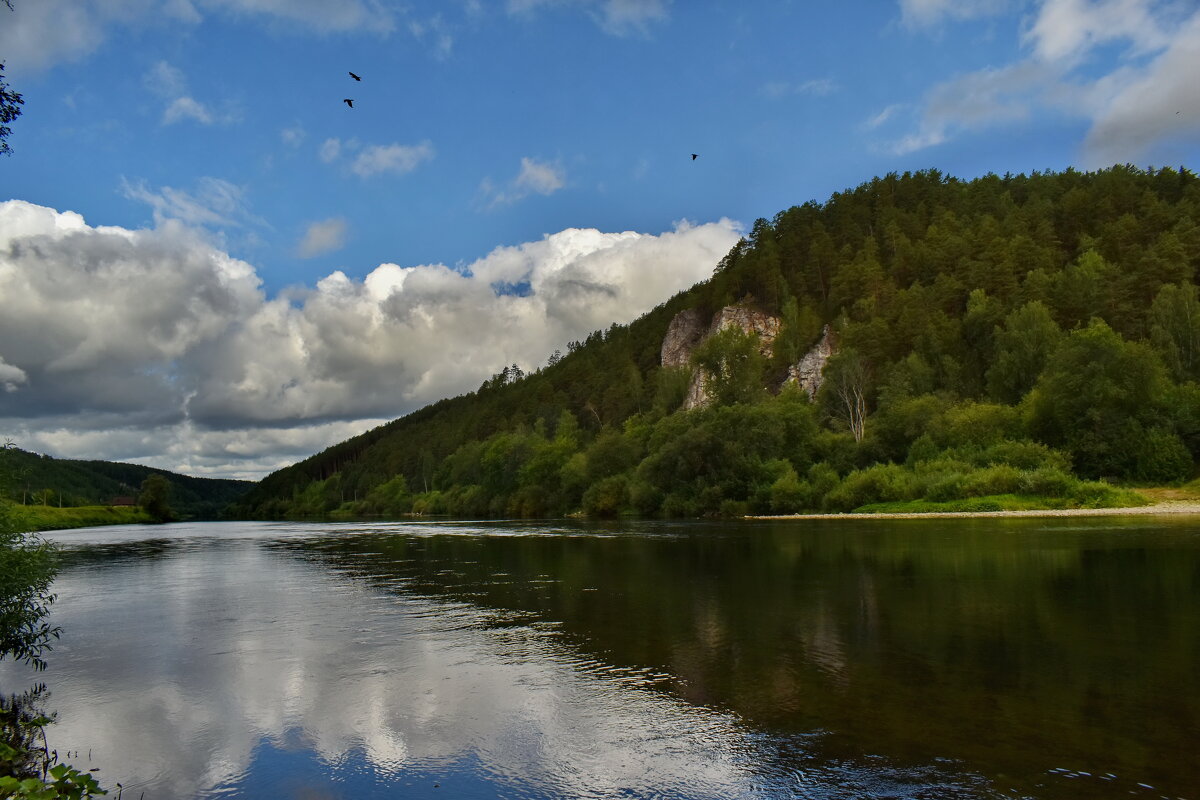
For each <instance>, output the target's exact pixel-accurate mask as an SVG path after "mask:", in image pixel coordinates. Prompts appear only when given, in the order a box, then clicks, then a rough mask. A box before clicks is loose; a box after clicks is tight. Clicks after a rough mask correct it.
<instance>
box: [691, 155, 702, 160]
mask: <svg viewBox="0 0 1200 800" xmlns="http://www.w3.org/2000/svg"><path fill="white" fill-rule="evenodd" d="M699 157H700V154H699V153H692V161H695V160H696V159H697V158H699Z"/></svg>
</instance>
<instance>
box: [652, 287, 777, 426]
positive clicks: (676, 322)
mask: <svg viewBox="0 0 1200 800" xmlns="http://www.w3.org/2000/svg"><path fill="white" fill-rule="evenodd" d="M732 327H738V328H741V329H742V330H743V331H746V332H747V333H756V334H758V339H759V350H760V352H762V354H763V355H765V356H767V357H770V355H771V345H772V344H773V343H774V341H775V337H776V336H778V335H779V318H778V317H773V316H771V315H770V314H764V313H763V312H761V311H755V310H754V309H752V308H747V307H745V306H726V307H725V308H722V309H721V310H720V311H718V312H717V313H716V314H715V315H713V318H712V321H711V322H710V323H709V324H708V327H707V329H706V328H705V326H704V319H703V317H702V316H701V314H700V312H699V311H698V310H697V309H694V308H689V309H686V310H684V311H680V312H679V313H678V314H676V315H675V318H674V319H672V320H671V324H670V326H669V327H668V328H667V335H666V337H665V338H664V339H663V345H662V353H661V363H662V365H663V366H664V367H677V366H682V365H685V364H687V363H688V362H689V360H690V359H691V357H692V353H693V352H695V350H696V348H697V347H698V346H699V345H700V343H701V342H703V341H704V340H705V339H707V338H708V337H709V336H712V335H713V334H714V333H716V332H717V331H720V330H724V329H725V328H732ZM707 382H708V381H707V377H706V376H705V374H704V372H703V371H702V370H696V373H695V374H694V375H693V376H692V383H691V386H689V387H688V394H687V399H685V400H684V401H683V407H684V408H685V409H690V408H699V407H701V406H704V405H707V404H708V402H709V399H708V392H707V390H706V386H705V385H706V384H707Z"/></svg>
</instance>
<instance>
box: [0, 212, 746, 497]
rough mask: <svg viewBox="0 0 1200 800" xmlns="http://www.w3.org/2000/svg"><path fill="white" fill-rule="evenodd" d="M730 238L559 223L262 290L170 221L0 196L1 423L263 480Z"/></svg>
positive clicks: (682, 277) (459, 385) (538, 352)
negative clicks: (147, 223) (465, 248)
mask: <svg viewBox="0 0 1200 800" xmlns="http://www.w3.org/2000/svg"><path fill="white" fill-rule="evenodd" d="M327 222H328V221H327ZM739 233H740V230H739V227H738V226H737V225H736V224H735V223H732V222H730V221H729V220H721V221H720V222H713V223H708V224H704V225H691V224H688V223H679V224H678V225H677V226H676V227H675V228H674V229H673V230H670V231H667V232H665V233H661V234H657V235H652V234H644V233H635V232H631V231H626V232H622V233H603V232H601V231H597V230H591V229H567V230H564V231H559V232H558V233H553V234H548V235H546V236H545V237H543V238H542V239H541V240H538V241H534V242H527V243H524V244H519V245H514V246H511V247H500V248H496V249H495V250H493V251H492V252H490V253H488V254H487V255H486V256H484V257H483V258H480V259H478V260H477V261H475V262H474V263H471V264H468V265H465V266H463V267H459V268H455V269H451V268H449V267H447V266H445V265H442V264H424V265H415V266H401V265H399V264H393V263H384V264H380V265H378V266H377V267H375V268H374V269H371V270H369V271H368V272H367V274H366V275H365V277H363V278H361V279H359V278H355V277H351V276H349V275H346V274H345V273H343V272H341V271H337V272H334V273H332V274H330V275H328V276H327V277H325V278H324V279H322V280H321V281H319V282H318V283H317V284H316V286H314V287H311V288H308V289H302V290H289V292H288V293H287V294H285V295H280V296H277V297H268V296H267V295H266V294H265V293H264V292H263V291H262V289H261V282H260V281H259V278H258V276H257V274H256V272H255V270H254V268H253V267H252V266H251V265H250V264H248V263H246V262H244V261H240V260H238V259H235V258H232V257H230V256H229V255H228V254H226V253H225V252H223V251H221V250H220V249H218V248H216V247H215V246H214V245H213V244H212V242H211V239H210V238H209V237H207V236H203V235H201V234H198V233H197V232H196V231H195V230H194V229H192V228H190V227H188V226H185V225H184V224H182V223H181V222H179V221H178V220H175V219H169V218H164V219H162V220H161V221H160V222H159V224H158V225H157V226H156V227H155V228H153V229H146V230H128V229H124V228H115V227H93V226H89V225H88V224H87V223H86V222H85V221H84V220H83V219H82V217H80V216H79V215H78V214H74V213H71V212H59V211H55V210H54V209H49V208H44V207H41V206H36V205H33V204H31V203H27V202H23V201H16V200H13V201H8V202H5V203H0V296H3V297H4V298H5V302H6V308H5V314H3V315H0V343H2V344H0V347H2V348H3V349H2V351H0V356H2V357H3V361H2V362H0V365H2V366H0V382H2V383H3V386H4V391H3V392H0V435H7V436H10V437H11V438H13V439H14V440H16V441H17V442H18V444H19V445H21V446H23V447H25V446H28V447H29V449H38V447H39V446H41V447H44V448H45V449H46V450H48V451H50V452H51V454H54V455H70V456H76V457H95V458H121V457H123V458H127V459H132V460H138V461H140V462H142V463H148V464H153V465H156V466H163V467H166V468H169V469H183V470H184V471H189V472H192V473H194V474H209V475H239V476H256V475H260V474H262V473H263V472H265V471H269V470H271V469H275V468H277V467H278V466H280V465H282V464H283V463H285V462H287V461H290V460H296V459H297V458H299V457H302V456H304V455H307V454H310V453H312V452H315V451H317V450H320V449H321V448H323V447H325V446H327V445H329V444H331V443H333V442H335V441H339V440H341V439H344V438H346V437H347V436H349V435H352V434H353V433H357V432H361V431H362V430H366V429H367V428H370V427H373V426H374V425H377V424H379V422H380V421H381V420H385V419H391V418H395V417H398V416H401V415H403V414H405V413H407V412H409V411H412V410H414V409H416V408H419V407H421V406H423V405H426V404H428V403H430V402H433V401H436V400H438V399H440V398H443V397H447V396H452V395H455V394H459V393H462V392H464V391H469V390H473V389H475V388H477V387H478V386H479V384H480V383H481V382H482V381H483V380H485V379H486V378H487V377H489V376H490V375H492V374H494V373H495V372H496V370H497V369H498V368H499V367H500V366H501V365H504V364H512V363H518V364H520V365H522V366H523V367H524V368H525V369H527V370H532V369H535V368H537V367H538V366H539V365H541V364H543V363H545V359H546V356H547V355H548V354H549V353H550V352H552V351H553V350H554V349H556V348H561V347H563V346H564V344H565V343H566V342H568V341H571V340H575V339H581V338H584V337H586V335H587V334H588V333H590V332H591V331H593V330H597V329H601V328H607V327H608V326H609V325H610V324H612V323H613V322H621V323H624V322H629V321H631V320H632V319H634V318H636V317H637V316H639V315H640V314H642V313H644V312H646V311H648V310H649V309H650V308H652V307H654V306H655V305H657V304H658V303H660V302H662V301H664V300H666V299H667V298H668V297H670V296H671V295H673V294H674V293H676V292H678V291H680V290H681V289H684V288H686V287H688V286H691V285H692V284H694V283H695V282H697V281H699V280H702V279H704V278H705V277H707V276H708V275H710V274H711V272H712V268H713V265H714V264H715V263H716V262H717V261H718V260H719V259H720V258H721V257H722V256H723V255H724V254H725V253H726V252H727V251H728V249H729V248H730V247H731V246H732V245H733V243H734V242H736V241H737V238H738V236H739ZM516 284H520V285H522V286H528V290H527V291H524V292H522V293H521V294H520V295H517V294H512V293H510V292H506V290H505V287H508V286H511V285H516Z"/></svg>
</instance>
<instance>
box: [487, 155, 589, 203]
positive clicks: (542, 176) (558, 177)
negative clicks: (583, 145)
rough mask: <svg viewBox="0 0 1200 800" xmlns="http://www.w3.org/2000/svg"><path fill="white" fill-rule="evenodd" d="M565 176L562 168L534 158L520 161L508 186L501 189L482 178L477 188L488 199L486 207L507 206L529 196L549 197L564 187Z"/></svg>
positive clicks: (525, 158)
mask: <svg viewBox="0 0 1200 800" xmlns="http://www.w3.org/2000/svg"><path fill="white" fill-rule="evenodd" d="M566 180H567V174H566V171H565V170H563V168H562V167H561V166H559V165H557V164H552V163H550V162H548V161H538V160H537V159H535V158H529V157H524V158H522V159H521V169H520V171H519V172H518V173H517V177H515V178H513V179H512V180H511V181H510V182H509V183H508V186H507V187H505V188H503V189H501V188H498V187H496V185H495V184H493V183H492V181H491V179H490V178H484V180H483V182H482V183H481V184H480V186H479V190H480V194H482V195H483V196H484V197H485V198H487V199H488V203H487V205H488V207H495V206H501V205H509V204H511V203H515V202H517V201H518V200H522V199H524V198H526V197H528V196H529V195H530V194H540V195H551V194H554V193H555V192H557V191H558V190H559V189H561V188H563V186H565V185H566Z"/></svg>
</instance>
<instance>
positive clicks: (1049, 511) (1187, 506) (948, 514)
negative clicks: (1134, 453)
mask: <svg viewBox="0 0 1200 800" xmlns="http://www.w3.org/2000/svg"><path fill="white" fill-rule="evenodd" d="M1159 514H1200V503H1189V502H1171V501H1168V502H1165V503H1155V504H1153V505H1149V506H1136V507H1133V508H1046V509H1036V510H1030V511H927V512H922V513H896V514H878V513H875V514H854V513H846V514H772V515H761V516H760V515H752V516H747V517H746V519H768V520H769V519H931V518H932V519H945V518H953V517H1121V516H1127V515H1128V516H1131V515H1159Z"/></svg>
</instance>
